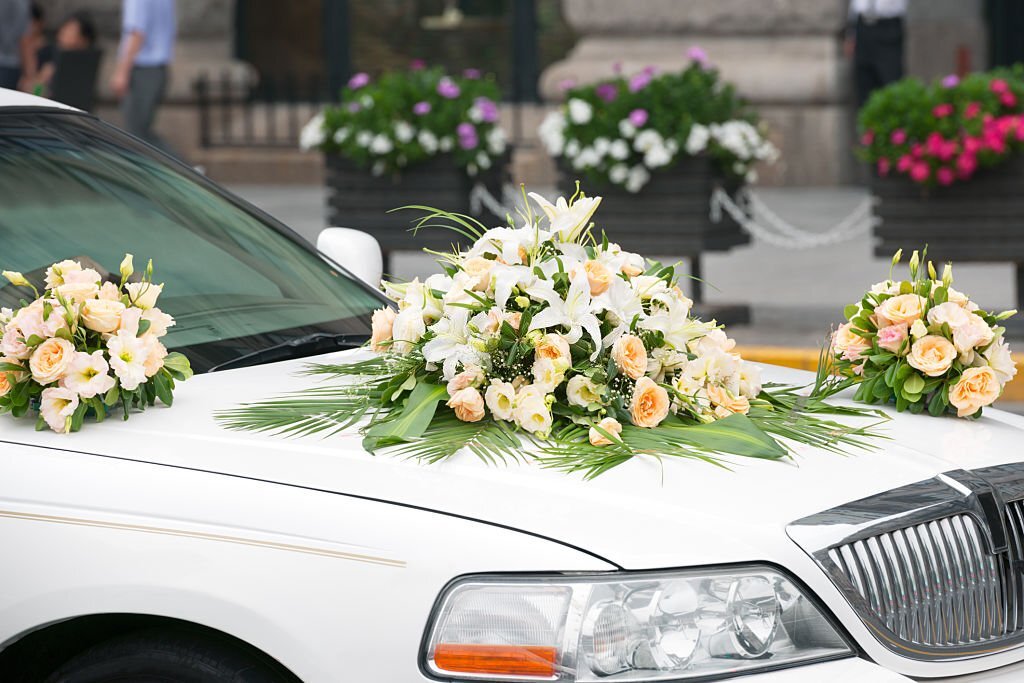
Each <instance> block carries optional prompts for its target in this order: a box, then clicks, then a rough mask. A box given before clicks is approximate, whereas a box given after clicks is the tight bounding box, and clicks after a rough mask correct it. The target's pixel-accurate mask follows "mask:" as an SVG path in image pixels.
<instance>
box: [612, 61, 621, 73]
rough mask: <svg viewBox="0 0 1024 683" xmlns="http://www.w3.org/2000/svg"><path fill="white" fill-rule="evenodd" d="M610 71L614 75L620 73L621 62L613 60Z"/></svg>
mask: <svg viewBox="0 0 1024 683" xmlns="http://www.w3.org/2000/svg"><path fill="white" fill-rule="evenodd" d="M612 73H613V74H615V75H616V76H621V75H622V62H615V63H614V64H612Z"/></svg>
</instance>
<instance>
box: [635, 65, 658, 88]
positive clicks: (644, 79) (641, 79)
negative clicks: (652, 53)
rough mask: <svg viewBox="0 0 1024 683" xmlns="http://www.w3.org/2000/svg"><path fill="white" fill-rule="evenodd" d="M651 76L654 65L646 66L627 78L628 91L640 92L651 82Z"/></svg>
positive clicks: (652, 76)
mask: <svg viewBox="0 0 1024 683" xmlns="http://www.w3.org/2000/svg"><path fill="white" fill-rule="evenodd" d="M653 78H654V67H653V66H648V67H646V68H645V69H644V70H643V71H641V72H640V73H638V74H637V75H635V76H633V77H632V78H631V79H629V92H640V91H641V90H643V89H644V88H646V87H647V86H648V85H650V84H651V80H652V79H653Z"/></svg>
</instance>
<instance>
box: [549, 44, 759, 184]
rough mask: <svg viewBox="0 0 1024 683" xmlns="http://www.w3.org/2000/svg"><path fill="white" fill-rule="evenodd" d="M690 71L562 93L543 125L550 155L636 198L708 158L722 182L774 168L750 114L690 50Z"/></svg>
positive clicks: (644, 74) (645, 74) (619, 79)
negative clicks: (676, 169) (763, 164)
mask: <svg viewBox="0 0 1024 683" xmlns="http://www.w3.org/2000/svg"><path fill="white" fill-rule="evenodd" d="M689 56H690V59H691V63H690V65H689V66H688V67H687V68H686V69H684V70H682V71H680V72H673V73H663V74H657V73H656V72H655V70H654V68H653V67H648V68H647V69H644V70H643V71H641V72H640V73H638V74H635V75H633V76H632V77H629V78H627V77H625V76H622V75H619V76H616V77H615V78H612V79H609V80H605V81H602V82H600V83H596V84H593V85H588V86H583V87H574V88H571V89H569V90H568V91H567V92H566V102H565V104H564V105H563V106H562V107H560V108H559V109H557V110H555V111H553V112H551V113H550V114H549V115H548V116H547V117H546V118H545V119H544V120H543V122H542V123H541V125H540V128H539V131H538V132H539V135H540V138H541V141H542V142H543V144H544V145H545V147H546V148H547V150H548V152H549V153H550V154H551V155H552V156H554V157H556V158H559V159H561V160H562V161H563V162H564V163H565V164H566V165H567V166H568V167H569V168H571V169H572V170H573V171H575V172H578V173H579V174H582V176H583V177H585V178H587V179H589V180H595V181H600V182H604V183H610V184H612V185H616V186H620V187H623V188H625V189H626V190H628V191H629V192H639V191H640V190H641V189H642V188H643V187H644V185H646V184H647V182H648V181H649V180H650V178H651V173H652V172H653V173H657V172H658V171H659V170H662V169H666V168H669V167H671V166H672V165H673V164H675V163H678V161H679V159H680V158H683V157H686V156H696V155H698V154H706V155H708V156H709V157H710V158H711V159H712V160H713V161H714V162H715V164H716V166H717V168H718V170H719V172H720V173H721V174H722V175H723V176H726V177H735V178H740V179H743V180H746V181H753V180H755V179H756V176H755V172H754V170H753V165H754V164H755V163H756V162H758V161H767V162H771V161H774V160H775V158H776V157H777V155H778V152H777V150H776V149H775V147H774V146H773V145H772V144H771V143H770V142H768V140H767V139H766V138H765V135H764V132H763V130H762V126H761V125H760V123H759V122H758V119H757V117H756V115H755V114H754V113H753V112H752V111H750V110H749V109H748V108H747V107H746V106H745V105H744V104H743V102H742V101H741V100H740V98H739V97H738V96H737V95H736V92H735V90H734V89H733V87H732V86H731V85H729V84H727V83H725V82H723V81H722V80H721V79H720V77H719V75H718V72H717V71H716V70H715V69H714V68H712V67H711V66H710V65H709V64H708V61H707V57H706V55H705V54H704V53H703V52H702V51H701V50H699V49H697V48H694V49H691V50H690V53H689Z"/></svg>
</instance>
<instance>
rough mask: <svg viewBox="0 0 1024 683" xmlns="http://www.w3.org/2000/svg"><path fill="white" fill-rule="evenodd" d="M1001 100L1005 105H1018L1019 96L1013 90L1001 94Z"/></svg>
mask: <svg viewBox="0 0 1024 683" xmlns="http://www.w3.org/2000/svg"><path fill="white" fill-rule="evenodd" d="M999 101H1000V102H1002V103H1003V106H1004V107H1016V106H1017V96H1016V95H1014V94H1013V93H1012V92H1004V93H1003V94H1002V95H1000V96H999Z"/></svg>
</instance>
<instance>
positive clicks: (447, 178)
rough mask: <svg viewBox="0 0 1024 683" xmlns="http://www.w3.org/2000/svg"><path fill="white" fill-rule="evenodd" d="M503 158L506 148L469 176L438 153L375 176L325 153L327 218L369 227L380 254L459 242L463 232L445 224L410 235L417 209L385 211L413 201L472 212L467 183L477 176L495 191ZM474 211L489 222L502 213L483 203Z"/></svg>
mask: <svg viewBox="0 0 1024 683" xmlns="http://www.w3.org/2000/svg"><path fill="white" fill-rule="evenodd" d="M507 162H508V154H507V153H506V155H505V156H504V157H502V158H500V159H498V160H496V162H495V165H494V166H492V167H491V168H490V169H488V170H486V171H482V172H481V173H480V174H479V175H477V176H476V177H475V178H470V177H469V176H467V175H466V174H465V173H464V172H463V171H462V169H461V168H459V167H458V166H456V165H455V162H454V160H453V159H452V157H451V155H448V154H441V155H438V156H436V157H433V158H432V159H430V160H428V161H425V162H423V163H421V164H417V165H415V166H410V167H409V168H407V169H406V170H405V171H403V172H402V173H401V174H394V175H382V176H375V175H373V174H372V173H370V172H369V170H368V169H366V168H363V167H362V166H358V165H356V164H355V163H353V162H351V161H349V160H348V159H346V158H344V157H341V156H339V155H337V154H328V155H326V164H327V173H326V183H327V219H328V224H329V225H332V226H339V227H345V228H355V229H357V230H363V231H365V232H368V233H370V234H371V235H373V236H374V237H375V238H377V241H378V242H380V246H381V249H382V250H383V252H384V254H385V260H387V256H388V255H389V253H390V252H392V251H396V250H419V249H423V248H429V249H443V250H448V249H449V248H450V247H451V246H452V244H462V245H464V244H465V243H466V240H465V238H462V237H461V236H460V235H459V234H458V233H456V232H453V231H450V230H442V229H439V228H430V229H425V230H421V231H420V232H419V233H418V234H416V235H413V234H412V232H410V228H412V227H413V222H414V221H415V220H416V219H418V218H419V217H420V214H419V213H418V212H416V211H411V210H409V211H396V212H394V213H388V211H390V210H391V209H395V208H398V207H400V206H407V205H410V204H419V205H423V206H431V207H436V208H438V209H444V210H445V211H452V212H455V213H463V214H467V215H474V214H473V212H472V211H471V206H470V201H469V195H470V191H471V190H472V189H473V186H474V185H475V184H476V183H478V182H482V183H483V184H484V185H485V186H486V187H487V188H488V190H489V191H490V192H491V194H492V195H494V196H495V197H501V186H502V183H503V182H504V181H505V178H506V174H507V168H508V163H507ZM474 217H475V218H476V219H477V220H479V221H481V222H482V223H483V224H484V225H486V226H487V227H489V228H490V227H494V226H495V225H498V224H499V223H504V216H500V217H498V216H494V215H493V214H491V213H490V212H489V211H487V210H486V209H483V210H482V211H481V212H479V213H477V214H476V215H475V216H474Z"/></svg>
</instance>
